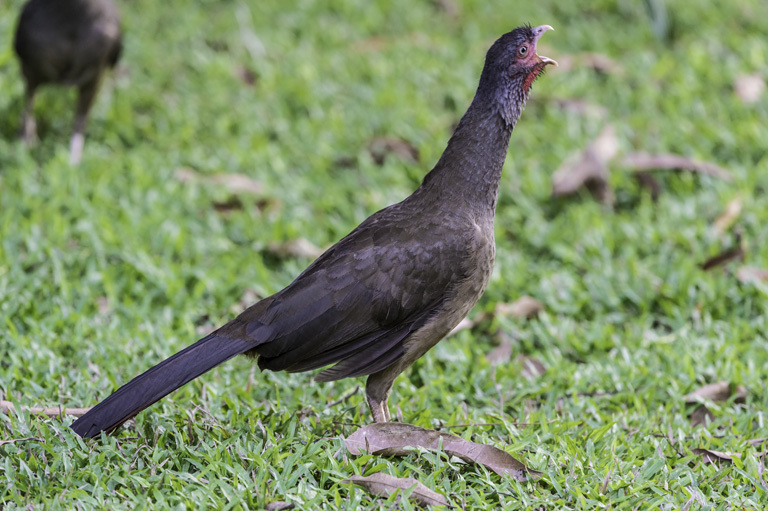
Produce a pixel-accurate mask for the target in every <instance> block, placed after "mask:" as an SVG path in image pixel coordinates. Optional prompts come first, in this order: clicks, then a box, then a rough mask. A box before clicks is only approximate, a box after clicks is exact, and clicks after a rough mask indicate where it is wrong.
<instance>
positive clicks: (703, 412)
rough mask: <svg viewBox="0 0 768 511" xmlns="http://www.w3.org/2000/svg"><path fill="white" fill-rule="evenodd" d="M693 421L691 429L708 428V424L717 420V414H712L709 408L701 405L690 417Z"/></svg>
mask: <svg viewBox="0 0 768 511" xmlns="http://www.w3.org/2000/svg"><path fill="white" fill-rule="evenodd" d="M689 419H690V420H691V427H693V428H695V427H698V426H706V425H707V422H712V421H714V420H715V414H714V413H712V412H711V411H710V410H709V408H707V407H706V406H704V405H699V406H697V407H696V409H694V410H693V412H691V415H690V416H689Z"/></svg>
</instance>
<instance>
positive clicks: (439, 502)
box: [342, 472, 449, 506]
mask: <svg viewBox="0 0 768 511" xmlns="http://www.w3.org/2000/svg"><path fill="white" fill-rule="evenodd" d="M346 483H353V484H356V485H358V486H360V487H362V488H364V489H365V490H366V491H368V492H369V493H372V494H373V495H378V496H380V497H389V496H390V495H392V494H393V493H395V492H396V491H398V490H399V491H400V492H403V491H406V490H411V489H412V491H411V493H410V495H409V498H410V499H411V500H413V501H414V502H416V503H417V504H418V505H420V506H448V505H449V504H448V501H447V500H446V499H445V497H443V496H442V495H441V494H439V493H437V492H436V491H434V490H431V489H429V488H427V487H426V486H424V485H423V484H422V483H420V482H419V481H417V480H416V479H414V478H412V477H395V476H391V475H389V474H385V473H383V472H377V473H375V474H371V475H369V476H352V477H350V478H348V479H345V480H343V481H342V484H346Z"/></svg>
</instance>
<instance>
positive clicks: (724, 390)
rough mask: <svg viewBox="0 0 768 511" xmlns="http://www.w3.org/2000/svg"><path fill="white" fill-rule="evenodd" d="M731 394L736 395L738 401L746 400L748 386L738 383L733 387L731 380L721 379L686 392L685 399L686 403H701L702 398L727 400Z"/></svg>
mask: <svg viewBox="0 0 768 511" xmlns="http://www.w3.org/2000/svg"><path fill="white" fill-rule="evenodd" d="M731 396H736V401H737V402H740V401H744V400H745V399H746V398H747V388H746V387H745V386H744V385H736V386H735V387H733V389H732V387H731V383H730V382H727V381H719V382H716V383H710V384H708V385H704V386H703V387H701V388H698V389H696V390H694V391H693V392H691V393H690V394H686V395H685V396H683V399H684V400H685V402H686V403H699V402H701V400H702V399H710V400H712V401H727V400H728V399H730V398H731Z"/></svg>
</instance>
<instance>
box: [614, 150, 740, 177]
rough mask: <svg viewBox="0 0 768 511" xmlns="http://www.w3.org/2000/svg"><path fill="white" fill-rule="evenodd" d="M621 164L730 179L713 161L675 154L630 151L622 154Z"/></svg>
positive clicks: (643, 169)
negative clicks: (685, 171) (684, 171)
mask: <svg viewBox="0 0 768 511" xmlns="http://www.w3.org/2000/svg"><path fill="white" fill-rule="evenodd" d="M623 165H624V166H625V167H629V168H631V169H633V170H635V171H648V170H690V171H693V172H700V173H702V174H707V175H709V176H713V177H717V178H720V179H723V180H725V181H731V175H730V174H729V173H728V171H727V170H725V169H723V168H721V167H718V166H717V165H715V164H714V163H709V162H704V161H697V160H692V159H690V158H686V157H685V156H680V155H677V154H649V153H630V154H628V155H626V156H624V161H623Z"/></svg>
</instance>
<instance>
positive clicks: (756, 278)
mask: <svg viewBox="0 0 768 511" xmlns="http://www.w3.org/2000/svg"><path fill="white" fill-rule="evenodd" d="M736 278H738V279H739V280H740V281H742V282H763V283H768V270H765V269H763V268H755V267H754V266H742V267H741V268H739V269H738V270H736Z"/></svg>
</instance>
